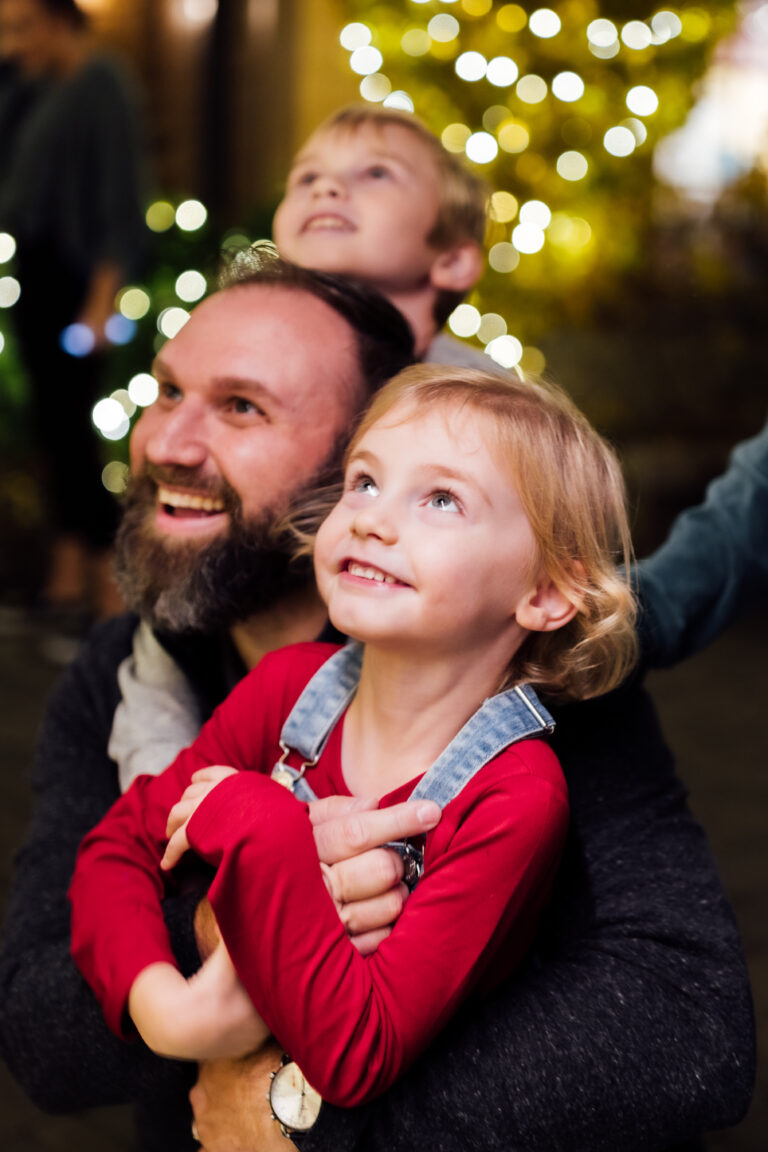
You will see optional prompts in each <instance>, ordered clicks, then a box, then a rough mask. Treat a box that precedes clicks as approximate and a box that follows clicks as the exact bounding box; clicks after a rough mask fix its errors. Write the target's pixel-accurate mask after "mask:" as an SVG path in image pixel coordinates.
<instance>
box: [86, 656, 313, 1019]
mask: <svg viewBox="0 0 768 1152" xmlns="http://www.w3.org/2000/svg"><path fill="white" fill-rule="evenodd" d="M297 648H300V649H302V650H303V651H302V652H301V653H300V659H299V660H298V661H295V660H294V661H293V662H292V660H291V651H292V650H290V649H288V650H282V651H280V652H276V653H272V654H270V655H269V656H267V657H265V659H264V660H263V661H262V662H261V663H260V664H259V665H258V667H257V668H255V669H254V671H253V672H251V673H250V674H249V675H248V676H246V677H245V679H244V680H242V681H241V682H240V684H238V686H237V687H236V688H235V689H234V691H233V692H232V693H231V694H230V695H229V696H228V697H227V699H226V700H225V701H224V702H223V703H222V704H221V705H220V707H219V708H218V709H217V710H216V711H215V712H214V714H213V716H212V717H211V719H210V720H209V721H208V723H207V724H205V725H204V727H203V728H202V730H201V732H200V735H199V736H198V738H197V740H196V741H195V742H194V744H192V745H191V746H190V747H189V748H187V749H185V750H184V751H183V752H181V753H180V754H179V756H178V757H177V758H176V760H175V761H174V762H173V764H172V765H171V766H170V767H169V768H167V769H166V770H165V772H163V773H162V774H161V775H160V776H156V777H155V776H140V777H139V778H138V779H137V780H136V781H135V782H134V784H133V785H132V786H131V788H129V790H128V791H127V792H126V793H125V795H124V796H122V797H121V798H120V799H119V800H118V801H117V803H116V804H114V805H113V807H112V808H111V809H110V810H109V812H108V813H107V814H106V816H105V817H104V818H103V820H101V821H100V823H99V824H97V825H96V827H95V828H94V829H93V831H92V832H90V833H89V834H88V835H87V836H86V837H85V839H84V841H83V843H82V845H81V847H80V850H79V853H78V857H77V863H76V866H75V872H74V876H73V879H72V883H71V885H70V889H69V898H70V901H71V904H72V954H73V956H74V959H75V961H76V963H77V965H78V967H79V968H80V971H81V972H82V973H83V975H84V977H85V978H86V980H87V981H88V983H89V984H90V985H91V987H92V988H93V990H94V992H95V994H96V997H97V999H98V1000H99V1003H100V1004H101V1006H102V1009H103V1011H104V1015H105V1017H106V1020H107V1023H108V1024H109V1026H110V1027H111V1028H112V1029H113V1030H114V1031H115V1032H117V1033H118V1034H122V1030H123V1024H124V1010H125V1006H126V1003H127V1000H128V993H129V992H130V989H131V985H132V984H133V982H134V980H135V979H136V977H137V976H138V974H139V973H140V972H141V971H142V970H143V969H144V968H146V967H147V966H148V965H149V964H153V963H156V962H158V961H167V962H169V963H172V964H173V963H175V961H174V957H173V952H172V950H171V946H170V941H169V938H168V933H167V930H166V927H165V922H164V920H163V915H162V911H161V900H162V897H163V894H164V891H165V884H166V881H167V876H166V874H165V873H163V872H162V871H161V869H160V859H161V856H162V854H163V850H164V848H165V844H166V839H167V838H166V835H165V828H166V824H167V820H168V813H169V812H170V810H171V808H172V807H173V805H174V804H175V803H176V801H177V800H178V799H179V798H180V797H181V795H182V793H183V791H184V789H185V788H186V787H187V785H188V784H189V782H190V779H191V777H192V774H193V772H196V771H197V770H198V769H199V768H204V767H207V766H208V765H211V764H225V765H229V766H231V767H233V768H237V769H241V770H242V769H256V770H260V771H265V772H269V771H271V769H272V763H271V759H272V758H273V756H274V749H275V748H276V747H277V734H278V732H279V729H280V725H281V722H282V721H281V717H284V716H285V715H286V712H287V710H289V709H290V707H291V706H292V704H293V702H294V700H295V699H296V697H297V696H298V695H299V693H300V691H301V689H302V687H303V686H304V684H305V683H306V680H307V678H308V675H307V674H306V666H307V664H308V663H309V665H310V671H309V675H311V674H312V672H314V671H315V670H316V668H317V667H319V665H320V664H322V663H323V661H324V660H326V659H327V658H328V656H329V654H330V652H332V651H333V650H334V649H333V648H331V647H330V646H329V645H320V644H316V645H300V646H297Z"/></svg>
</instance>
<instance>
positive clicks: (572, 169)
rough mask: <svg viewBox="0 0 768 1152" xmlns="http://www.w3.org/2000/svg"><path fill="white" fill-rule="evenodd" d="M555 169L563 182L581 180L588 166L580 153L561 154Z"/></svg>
mask: <svg viewBox="0 0 768 1152" xmlns="http://www.w3.org/2000/svg"><path fill="white" fill-rule="evenodd" d="M555 168H556V169H557V174H558V176H562V178H563V180H583V179H584V177H585V176H586V174H587V171H588V170H589V164H588V162H587V158H586V156H584V155H583V154H582V153H581V152H563V153H561V155H560V156H558V158H557V163H556V164H555Z"/></svg>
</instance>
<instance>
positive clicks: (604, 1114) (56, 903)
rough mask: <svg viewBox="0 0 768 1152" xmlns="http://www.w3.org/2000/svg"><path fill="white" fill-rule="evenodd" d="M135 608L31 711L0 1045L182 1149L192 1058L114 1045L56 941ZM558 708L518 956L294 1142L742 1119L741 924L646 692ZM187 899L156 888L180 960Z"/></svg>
mask: <svg viewBox="0 0 768 1152" xmlns="http://www.w3.org/2000/svg"><path fill="white" fill-rule="evenodd" d="M135 622H136V621H135V618H133V617H121V618H119V619H117V620H114V621H110V622H108V623H107V624H106V625H103V626H102V627H101V628H100V629H99V630H97V632H96V633H95V635H94V637H93V640H92V642H91V644H90V646H89V647H88V648H87V649H86V651H85V652H84V653H83V654H82V656H81V657H80V658H79V659H78V660H77V661H76V663H75V664H74V665H73V667H72V668H71V669H69V670H68V672H67V673H66V675H65V676H64V678H63V681H62V683H61V684H60V686H59V688H58V690H57V692H56V693H55V694H54V697H53V699H52V701H51V703H50V706H49V708H48V712H47V716H46V720H45V723H44V727H43V731H42V735H41V740H40V746H39V753H38V759H37V765H36V770H35V781H34V783H35V811H34V817H33V821H32V825H31V828H30V831H29V835H28V839H27V843H26V845H25V847H24V848H23V849H22V852H21V853H20V856H19V858H18V861H17V864H16V870H15V877H14V880H13V884H12V891H11V897H10V904H9V909H8V916H7V923H6V929H5V940H4V946H3V953H2V959H1V961H0V1046H1V1047H2V1051H3V1054H4V1056H5V1058H6V1060H7V1061H8V1064H9V1066H10V1068H11V1070H12V1071H13V1072H14V1074H15V1075H16V1076H17V1077H18V1079H19V1080H20V1082H21V1083H22V1085H23V1086H24V1087H25V1089H26V1091H27V1092H28V1093H29V1095H30V1096H31V1097H32V1099H33V1100H35V1101H36V1102H37V1103H38V1105H39V1106H40V1107H42V1108H44V1109H47V1110H51V1111H66V1110H71V1109H77V1108H83V1107H88V1106H94V1105H104V1104H112V1103H124V1102H128V1101H132V1102H135V1103H136V1104H137V1112H138V1115H139V1129H140V1133H141V1136H140V1147H141V1149H142V1152H155V1150H158V1152H159V1150H160V1149H162V1152H186V1150H187V1149H191V1148H193V1147H194V1145H193V1144H192V1142H191V1140H190V1135H189V1131H190V1129H189V1124H190V1118H191V1117H190V1113H189V1109H188V1104H187V1099H186V1093H187V1090H188V1088H189V1082H190V1077H191V1076H192V1075H193V1071H194V1069H193V1067H191V1066H189V1065H186V1066H185V1065H181V1064H177V1063H174V1062H171V1061H164V1060H160V1059H158V1058H157V1057H155V1056H153V1055H152V1054H150V1053H149V1052H148V1051H147V1049H146V1048H144V1046H143V1045H142V1044H140V1043H136V1044H123V1043H121V1042H120V1041H118V1040H117V1039H116V1038H115V1037H113V1036H112V1035H111V1034H110V1033H109V1032H108V1030H107V1028H106V1026H105V1025H104V1023H103V1021H102V1018H101V1014H100V1012H99V1010H98V1008H97V1006H96V1003H95V1001H94V1000H93V998H92V996H91V994H90V991H89V990H88V988H87V987H86V985H85V983H84V981H83V980H82V979H81V977H80V975H79V973H78V972H77V971H76V969H75V967H74V964H73V962H72V960H71V958H70V955H69V909H68V905H67V901H66V891H67V887H68V884H69V880H70V876H71V873H72V868H73V863H74V857H75V852H76V850H77V846H78V844H79V841H80V839H81V838H82V836H83V835H84V833H85V832H86V831H87V830H88V829H90V828H91V827H92V826H93V825H94V824H95V823H96V821H97V820H98V819H99V818H100V817H101V816H102V814H103V813H104V812H105V810H106V809H107V807H108V806H109V805H110V804H111V803H112V801H113V800H115V799H116V797H117V795H118V784H117V773H116V768H115V765H114V763H113V762H112V761H110V760H109V758H108V757H107V754H106V747H107V742H108V738H109V732H110V729H111V725H112V716H113V713H114V710H115V707H116V705H117V702H118V699H119V690H118V686H117V679H116V674H117V667H118V665H119V663H120V661H121V660H122V659H123V658H124V657H126V656H127V655H128V654H129V653H130V650H131V639H132V634H133V629H134V627H135ZM175 654H176V655H177V657H179V658H181V660H182V662H183V666H184V667H185V670H186V671H187V672H188V674H189V675H190V677H191V679H192V681H193V683H195V685H196V687H197V688H198V691H199V692H200V696H201V703H202V704H203V706H204V708H205V709H206V711H208V710H210V708H211V706H212V705H213V704H214V703H215V702H216V700H217V698H218V697H220V696H221V695H222V694H223V692H224V690H225V684H224V677H223V675H222V663H221V657H220V654H218V655H217V651H216V646H211V645H208V646H206V645H202V644H201V645H197V644H195V643H192V644H190V645H189V646H188V649H187V650H186V651H184V652H176V653H175ZM557 721H558V730H557V733H556V738H555V749H556V751H557V753H558V755H559V756H560V759H561V762H562V764H563V768H564V771H565V774H566V777H567V781H568V786H569V790H570V801H571V812H572V817H571V819H572V826H571V833H570V839H569V844H568V847H567V850H566V856H565V859H564V863H563V866H562V868H561V873H560V880H559V883H558V886H557V890H556V893H555V896H554V900H553V902H552V905H551V907H550V909H549V911H548V914H547V916H546V919H545V924H544V926H543V928H542V930H541V932H540V936H539V940H538V943H537V947H536V949H535V952H534V954H533V955H532V956H531V958H530V960H529V962H528V964H527V965H526V967H525V969H524V970H523V971H522V972H521V973H518V974H517V975H516V976H515V978H514V979H513V980H512V981H511V982H510V983H509V984H508V985H507V986H506V987H505V988H503V989H502V990H501V991H500V992H499V993H498V994H496V995H495V996H494V997H493V998H491V999H489V1000H487V1001H485V1002H483V1003H482V1004H480V1005H478V1004H472V1005H471V1007H468V1008H466V1009H465V1010H464V1012H463V1013H462V1014H461V1015H460V1016H458V1017H457V1018H456V1019H455V1020H454V1021H453V1022H452V1024H451V1025H450V1026H449V1028H448V1030H447V1031H446V1032H444V1033H443V1034H442V1035H441V1036H440V1038H439V1040H438V1041H437V1042H436V1044H435V1045H434V1046H433V1047H432V1048H431V1049H430V1050H429V1051H428V1052H427V1053H426V1055H425V1056H424V1057H423V1058H422V1059H421V1060H420V1061H419V1063H418V1064H417V1065H416V1066H415V1067H413V1068H412V1069H411V1071H410V1072H409V1073H408V1074H407V1075H406V1076H405V1077H404V1078H403V1079H402V1080H401V1081H400V1082H399V1083H398V1084H396V1085H395V1087H394V1088H392V1089H391V1090H390V1091H389V1092H388V1093H387V1094H386V1095H385V1096H383V1097H381V1098H380V1099H379V1100H376V1101H374V1102H373V1103H372V1104H369V1105H367V1106H366V1107H364V1108H361V1109H356V1110H354V1111H349V1112H344V1111H341V1110H337V1109H333V1108H329V1107H324V1108H323V1112H322V1114H321V1119H320V1121H319V1122H318V1124H317V1125H316V1127H315V1129H314V1130H313V1131H312V1132H311V1133H310V1134H308V1135H306V1136H304V1137H302V1138H301V1139H300V1145H301V1149H302V1152H385V1150H386V1152H400V1150H402V1152H406V1150H408V1152H410V1150H412V1149H426V1148H428V1149H430V1152H452V1150H454V1149H456V1150H459V1149H461V1150H462V1152H467V1150H469V1152H471V1150H473V1149H475V1150H478V1152H480V1150H482V1152H495V1150H497V1149H498V1150H501V1149H503V1150H505V1152H560V1150H563V1152H566V1150H567V1152H635V1150H637V1152H640V1150H653V1149H666V1148H668V1147H670V1146H671V1145H674V1144H677V1143H681V1142H683V1141H685V1140H688V1139H691V1138H693V1137H695V1136H696V1135H698V1134H699V1133H701V1132H703V1131H705V1130H707V1129H709V1128H715V1127H721V1126H727V1125H730V1124H734V1123H736V1122H737V1121H738V1120H739V1119H740V1118H741V1117H742V1115H743V1114H744V1112H745V1111H746V1108H747V1106H748V1103H749V1098H750V1094H751V1089H752V1082H753V1076H754V1030H753V1019H752V1009H751V1001H750V994H749V987H748V982H747V974H746V968H745V964H744V959H743V956H742V952H741V947H740V943H739V939H738V933H737V931H736V928H735V924H734V921H733V918H732V915H731V912H730V909H729V907H728V904H727V901H726V899H725V897H724V895H723V892H722V889H721V885H720V882H719V879H718V877H717V874H716V871H715V869H714V866H713V862H712V859H711V856H710V853H709V849H708V847H707V844H706V841H705V838H704V835H703V833H702V831H701V829H700V828H699V827H698V825H697V824H696V822H695V821H694V820H693V818H692V816H691V814H690V812H689V811H688V808H687V806H686V802H685V793H684V790H683V788H682V786H681V784H680V783H679V781H678V780H677V779H676V777H675V775H674V771H673V765H672V762H671V757H670V754H669V752H668V751H667V749H666V747H665V745H664V743H663V740H662V738H661V734H660V732H659V728H658V723H657V720H656V716H655V712H654V709H653V707H652V705H651V703H650V700H649V698H648V697H647V696H646V695H645V693H644V692H643V691H642V690H641V689H640V688H639V687H638V686H637V685H630V686H628V687H627V688H625V689H623V690H621V691H620V692H617V693H614V694H612V695H611V696H609V697H604V698H602V699H601V700H597V701H593V702H590V703H587V704H579V705H573V706H569V707H567V708H563V709H560V710H559V712H558V714H557ZM489 881H490V878H489ZM195 900H196V897H194V896H186V897H183V898H176V899H174V900H169V901H168V902H167V920H168V923H169V925H170V928H171V932H172V938H173V940H174V946H175V948H176V951H177V955H178V958H179V962H180V964H181V966H182V967H183V969H184V970H185V971H189V970H191V969H192V968H193V967H194V966H195V965H196V954H195V947H194V937H193V932H192V914H193V907H194V903H195ZM436 963H439V958H436ZM254 1106H255V1107H263V1106H264V1103H263V1101H255V1102H254ZM254 1152H255V1150H254Z"/></svg>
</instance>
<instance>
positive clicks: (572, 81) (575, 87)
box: [552, 72, 584, 103]
mask: <svg viewBox="0 0 768 1152" xmlns="http://www.w3.org/2000/svg"><path fill="white" fill-rule="evenodd" d="M552 94H553V96H556V97H557V99H558V100H562V101H563V103H572V102H573V101H574V100H580V99H581V97H582V96H583V95H584V81H583V80H582V78H581V76H579V75H577V73H576V72H558V74H557V76H555V78H554V79H553V81H552Z"/></svg>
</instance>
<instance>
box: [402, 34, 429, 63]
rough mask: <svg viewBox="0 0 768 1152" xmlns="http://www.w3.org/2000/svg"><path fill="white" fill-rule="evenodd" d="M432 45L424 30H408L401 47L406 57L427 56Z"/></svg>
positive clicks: (403, 36)
mask: <svg viewBox="0 0 768 1152" xmlns="http://www.w3.org/2000/svg"><path fill="white" fill-rule="evenodd" d="M431 43H432V40H431V38H430V35H429V33H428V32H427V31H426V30H425V29H424V28H408V29H407V31H405V32H404V33H403V35H402V37H401V39H400V47H401V48H402V50H403V52H405V54H406V56H426V54H427V52H429V46H430V44H431Z"/></svg>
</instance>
